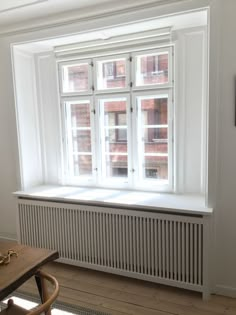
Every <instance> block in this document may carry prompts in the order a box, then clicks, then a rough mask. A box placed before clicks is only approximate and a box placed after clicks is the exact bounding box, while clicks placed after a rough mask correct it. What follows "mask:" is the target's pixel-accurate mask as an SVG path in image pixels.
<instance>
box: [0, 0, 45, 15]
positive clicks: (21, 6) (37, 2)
mask: <svg viewBox="0 0 236 315" xmlns="http://www.w3.org/2000/svg"><path fill="white" fill-rule="evenodd" d="M47 1H48V0H35V1H31V2H29V3H25V4H20V5H15V6H12V7H9V8H7V9H2V10H1V9H0V14H1V13H5V12H10V11H13V10H18V9H22V8H25V7H29V6H33V5H35V4H39V3H41V2H47Z"/></svg>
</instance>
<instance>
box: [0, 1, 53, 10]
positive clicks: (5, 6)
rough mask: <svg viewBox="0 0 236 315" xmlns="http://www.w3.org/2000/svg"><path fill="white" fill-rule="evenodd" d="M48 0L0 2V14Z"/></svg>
mask: <svg viewBox="0 0 236 315" xmlns="http://www.w3.org/2000/svg"><path fill="white" fill-rule="evenodd" d="M46 1H48V0H7V1H0V13H3V12H7V11H12V10H17V9H22V8H25V7H28V6H32V5H35V4H39V3H41V2H46Z"/></svg>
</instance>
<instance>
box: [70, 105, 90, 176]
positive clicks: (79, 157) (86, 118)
mask: <svg viewBox="0 0 236 315" xmlns="http://www.w3.org/2000/svg"><path fill="white" fill-rule="evenodd" d="M66 106H67V115H66V117H67V137H68V141H67V142H68V154H69V157H70V158H69V160H70V161H71V162H70V168H71V173H72V174H73V176H81V175H92V158H91V156H92V141H91V126H90V102H89V100H84V101H83V100H81V101H78V102H73V103H72V102H66Z"/></svg>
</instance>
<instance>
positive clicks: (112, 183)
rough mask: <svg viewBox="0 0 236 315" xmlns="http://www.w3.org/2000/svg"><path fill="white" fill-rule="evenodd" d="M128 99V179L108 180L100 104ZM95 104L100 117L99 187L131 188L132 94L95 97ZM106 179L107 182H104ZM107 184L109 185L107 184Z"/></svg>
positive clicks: (97, 120)
mask: <svg viewBox="0 0 236 315" xmlns="http://www.w3.org/2000/svg"><path fill="white" fill-rule="evenodd" d="M120 99H126V100H127V106H126V108H127V111H126V115H127V116H126V119H127V166H128V167H127V178H123V177H115V178H107V177H103V175H104V174H105V158H104V154H103V152H104V143H103V142H102V139H103V131H102V128H100V126H103V125H104V123H103V118H104V115H103V109H102V108H101V107H100V105H99V103H100V101H102V100H120ZM95 104H96V112H97V113H98V115H99V118H97V119H96V124H97V129H96V130H98V138H99V141H100V142H99V144H100V145H99V148H98V156H99V159H98V163H99V167H98V185H99V186H101V187H105V186H108V187H112V188H117V187H118V188H123V189H124V188H131V182H132V178H131V173H130V170H131V168H132V166H131V165H132V149H131V143H132V142H131V129H132V128H131V115H130V106H131V104H130V94H129V93H120V94H119V95H114V94H110V93H109V94H101V95H97V96H96V97H95ZM104 179H105V182H104ZM107 182H109V183H108V185H107V184H106V183H107Z"/></svg>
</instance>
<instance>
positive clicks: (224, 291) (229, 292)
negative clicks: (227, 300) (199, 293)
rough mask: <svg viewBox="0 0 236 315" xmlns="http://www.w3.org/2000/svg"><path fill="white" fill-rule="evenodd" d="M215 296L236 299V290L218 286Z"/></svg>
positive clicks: (214, 290)
mask: <svg viewBox="0 0 236 315" xmlns="http://www.w3.org/2000/svg"><path fill="white" fill-rule="evenodd" d="M213 292H214V294H218V295H223V296H227V297H231V298H236V288H233V287H228V286H224V285H220V284H217V285H216V286H215V288H214V289H213Z"/></svg>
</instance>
